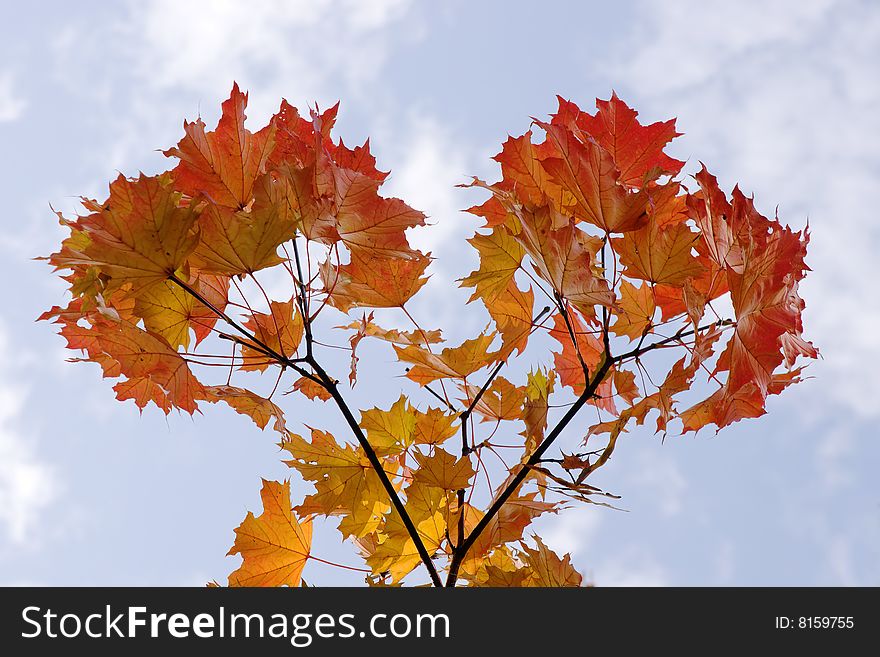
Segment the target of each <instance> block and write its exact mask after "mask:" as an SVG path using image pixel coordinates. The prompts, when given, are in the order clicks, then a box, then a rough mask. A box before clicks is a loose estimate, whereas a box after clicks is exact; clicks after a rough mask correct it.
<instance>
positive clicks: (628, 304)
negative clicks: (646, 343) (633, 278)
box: [611, 281, 656, 340]
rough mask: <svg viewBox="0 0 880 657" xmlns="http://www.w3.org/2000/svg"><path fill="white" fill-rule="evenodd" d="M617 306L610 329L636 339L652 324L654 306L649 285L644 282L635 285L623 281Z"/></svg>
mask: <svg viewBox="0 0 880 657" xmlns="http://www.w3.org/2000/svg"><path fill="white" fill-rule="evenodd" d="M618 306H619V308H620V310H619V311H617V321H615V322H614V324H612V325H611V330H612V331H614V332H615V333H616V334H617V335H625V336H626V337H628V338H629V339H630V340H638V339H639V338H641V337H642V336H643V335H644V334H645V332H646V331H647V330H648V329H649V328H650V327H651V326H652V319H653V317H654V311H655V309H656V306H655V304H654V295H653V293H652V291H651V287H650V286H649V285H647V284H645V283H643V284H642V285H641V287H636V286H635V285H633V284H632V283H630V282H629V281H623V282H622V283H621V284H620V299H619V300H618Z"/></svg>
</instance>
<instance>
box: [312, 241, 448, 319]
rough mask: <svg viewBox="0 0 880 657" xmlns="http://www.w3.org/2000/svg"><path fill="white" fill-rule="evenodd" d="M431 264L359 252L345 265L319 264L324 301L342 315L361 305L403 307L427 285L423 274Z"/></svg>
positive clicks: (425, 260) (420, 259)
mask: <svg viewBox="0 0 880 657" xmlns="http://www.w3.org/2000/svg"><path fill="white" fill-rule="evenodd" d="M430 262H431V259H430V258H429V257H428V256H423V255H418V256H417V257H415V258H412V259H410V258H394V257H391V258H386V257H372V256H368V255H366V254H362V253H361V252H360V251H354V252H352V254H351V262H350V263H349V264H347V265H340V266H336V265H334V264H332V263H331V262H330V261H329V260H327V261H325V262H324V263H323V264H322V265H321V278H322V279H323V281H324V290H325V291H326V293H327V302H328V303H329V304H330V305H332V306H334V307H336V308H338V309H339V310H341V311H342V312H348V311H349V310H350V309H351V308H354V307H363V306H366V307H370V308H399V307H402V306H403V304H405V303H406V302H407V301H409V300H410V299H411V298H412V297H413V296H414V295H415V294H416V292H418V291H419V290H420V289H421V288H422V286H423V285H424V284H425V283H427V282H428V278H427V277H426V276H423V274H424V272H425V269H426V268H427V266H428V265H429V264H430Z"/></svg>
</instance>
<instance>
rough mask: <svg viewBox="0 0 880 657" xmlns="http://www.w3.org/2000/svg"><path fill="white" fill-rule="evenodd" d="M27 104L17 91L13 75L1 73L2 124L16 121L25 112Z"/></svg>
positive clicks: (7, 72) (5, 72) (6, 72)
mask: <svg viewBox="0 0 880 657" xmlns="http://www.w3.org/2000/svg"><path fill="white" fill-rule="evenodd" d="M25 107H27V103H26V102H25V101H24V99H23V98H21V97H20V96H19V95H18V94H17V93H16V91H15V88H14V86H13V77H12V73H10V72H9V71H0V123H4V122H6V121H15V120H16V119H18V118H19V117H20V116H21V115H22V113H23V112H24V109H25Z"/></svg>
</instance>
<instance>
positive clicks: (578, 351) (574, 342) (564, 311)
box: [554, 293, 608, 381]
mask: <svg viewBox="0 0 880 657" xmlns="http://www.w3.org/2000/svg"><path fill="white" fill-rule="evenodd" d="M554 294H555V293H554ZM556 307H557V308H559V314H561V315H562V319H563V321H565V328H567V329H568V335H569V336H570V337H571V346H572V347H573V348H574V351H575V353H576V354H577V357H578V362H579V363H580V364H581V369H582V370H583V371H584V380H586V381H588V380H589V379H590V370H589V368H588V367H587V363H586V361H584V357H583V354H581V347H580V345H579V344H578V341H577V336H576V335H575V331H574V326H572V325H571V318H570V317H569V316H568V310H567V309H566V307H565V300H564V299H563V298H562V297H561V296H559V295H558V294H556ZM607 338H608V333H607V332H606V333H605V335H604V339H606V340H607ZM605 353H608V352H607V351H606V352H605Z"/></svg>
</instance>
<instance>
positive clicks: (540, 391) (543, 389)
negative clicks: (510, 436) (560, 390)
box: [522, 370, 556, 460]
mask: <svg viewBox="0 0 880 657" xmlns="http://www.w3.org/2000/svg"><path fill="white" fill-rule="evenodd" d="M555 384H556V373H555V372H554V371H553V370H548V371H547V372H544V371H542V370H532V371H530V372H529V374H528V379H527V382H526V387H525V391H524V396H525V398H524V401H523V407H522V420H523V422H525V425H526V428H525V431H524V432H523V434H522V435H524V436H525V438H526V445H525V450H524V452H523V460H525V459H526V458H528V457H529V456H531V454H532V452H534V451H535V448H536V447H537V446H538V445H540V444H541V442H543V440H544V431H545V430H546V429H547V413H548V411H549V409H550V394H551V393H552V392H553V387H554V385H555Z"/></svg>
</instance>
